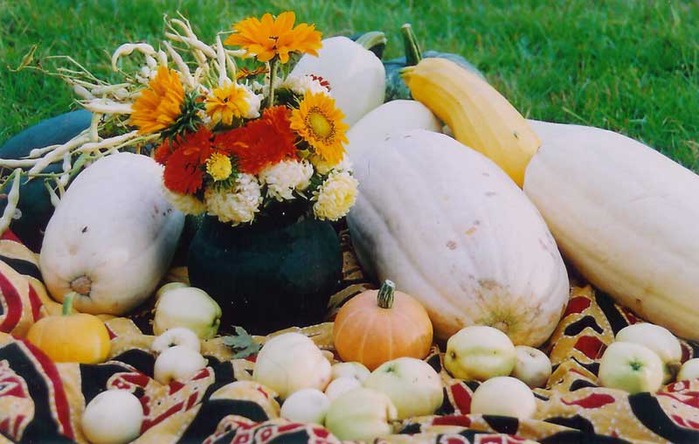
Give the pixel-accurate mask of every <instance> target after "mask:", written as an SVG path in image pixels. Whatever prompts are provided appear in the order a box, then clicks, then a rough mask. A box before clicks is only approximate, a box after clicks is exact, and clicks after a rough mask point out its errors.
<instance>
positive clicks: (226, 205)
mask: <svg viewBox="0 0 699 444" xmlns="http://www.w3.org/2000/svg"><path fill="white" fill-rule="evenodd" d="M204 198H205V199H206V205H207V207H208V208H209V214H211V215H214V216H217V217H218V220H220V221H221V222H224V223H231V225H234V226H235V225H239V224H243V223H249V222H252V220H253V219H254V218H255V214H256V213H257V212H258V211H259V209H260V204H262V192H261V190H260V183H259V182H258V181H257V178H255V176H253V175H251V174H241V175H240V176H239V177H238V179H237V180H236V183H235V186H234V187H233V188H232V189H224V188H220V187H211V188H208V189H207V190H206V192H205V193H204Z"/></svg>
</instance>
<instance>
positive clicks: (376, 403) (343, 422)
mask: <svg viewBox="0 0 699 444" xmlns="http://www.w3.org/2000/svg"><path fill="white" fill-rule="evenodd" d="M396 419H397V411H396V407H395V406H394V405H393V402H391V398H389V397H388V396H387V395H386V394H385V393H381V392H380V391H378V390H374V389H370V388H366V387H360V388H357V389H354V390H350V391H348V392H346V393H343V394H342V395H340V396H339V397H337V398H336V399H335V400H333V401H331V402H330V408H329V409H328V412H327V413H326V415H325V427H326V428H327V429H328V430H330V432H331V433H332V434H333V435H335V436H336V437H337V438H338V439H341V440H356V441H369V440H372V439H374V438H379V437H382V436H386V435H390V434H392V433H393V432H394V429H393V427H394V426H393V424H394V421H396Z"/></svg>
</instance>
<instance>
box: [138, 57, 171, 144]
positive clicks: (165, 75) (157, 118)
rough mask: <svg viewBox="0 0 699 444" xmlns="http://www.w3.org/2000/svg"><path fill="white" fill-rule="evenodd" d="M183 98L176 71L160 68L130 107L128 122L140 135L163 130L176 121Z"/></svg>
mask: <svg viewBox="0 0 699 444" xmlns="http://www.w3.org/2000/svg"><path fill="white" fill-rule="evenodd" d="M184 98H185V97H184V86H183V85H182V81H181V80H180V77H179V75H178V74H177V71H175V70H172V69H168V68H167V67H165V66H160V67H158V72H157V73H156V75H155V77H153V79H152V80H151V81H150V82H149V83H148V88H146V89H144V90H143V91H142V92H141V94H140V95H139V96H138V98H137V99H136V101H135V102H134V103H133V105H132V106H131V109H132V113H131V117H130V118H129V122H130V123H131V125H134V126H135V127H137V128H138V132H139V133H140V134H150V133H155V132H158V131H160V130H163V129H165V128H167V127H169V126H170V125H172V124H173V123H175V122H176V121H177V118H178V117H179V116H180V114H181V113H182V104H183V103H184Z"/></svg>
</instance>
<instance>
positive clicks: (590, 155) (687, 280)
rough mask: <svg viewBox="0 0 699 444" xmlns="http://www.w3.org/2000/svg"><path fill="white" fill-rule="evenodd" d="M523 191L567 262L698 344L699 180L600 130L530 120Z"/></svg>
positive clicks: (637, 144) (642, 313) (618, 298)
mask: <svg viewBox="0 0 699 444" xmlns="http://www.w3.org/2000/svg"><path fill="white" fill-rule="evenodd" d="M530 124H531V125H532V127H533V129H534V131H536V132H537V134H538V135H539V137H541V140H542V146H541V149H540V150H539V152H538V153H537V154H536V155H535V156H534V158H533V159H532V161H531V163H530V164H529V166H528V168H527V171H526V175H525V182H524V191H525V193H526V194H527V195H528V196H529V197H530V198H531V200H532V201H533V202H534V203H535V204H536V206H537V207H538V208H539V210H540V211H541V213H542V215H543V216H544V218H545V219H546V222H547V223H548V225H549V227H550V229H551V232H552V233H553V235H554V237H555V238H556V240H557V242H558V244H559V246H560V247H561V251H562V252H563V254H564V256H566V258H567V259H569V260H570V262H571V263H572V264H573V265H575V267H576V268H577V269H578V270H579V271H580V273H581V274H582V275H583V276H584V277H585V278H586V279H587V280H588V281H589V282H590V283H592V284H593V285H594V286H595V287H597V288H599V289H601V290H603V291H605V292H607V293H609V294H610V295H611V296H612V297H614V298H615V300H616V301H617V302H619V303H621V304H622V305H625V306H626V307H628V308H630V309H632V310H633V311H635V312H636V313H637V314H638V315H640V316H641V317H643V318H644V319H646V320H648V321H650V322H653V323H656V324H660V325H662V326H664V327H666V328H668V329H669V330H671V331H672V332H673V333H675V334H676V335H679V336H682V337H685V338H689V339H694V340H699V329H697V327H696V324H697V321H698V320H699V176H697V175H696V174H694V173H693V172H691V171H690V170H688V169H686V168H684V167H683V166H681V165H680V164H678V163H676V162H674V161H672V160H671V159H669V158H667V157H665V156H663V155H662V154H660V153H659V152H657V151H655V150H654V149H652V148H650V147H648V146H646V145H644V144H642V143H640V142H638V141H635V140H633V139H631V138H629V137H626V136H623V135H621V134H618V133H615V132H612V131H607V130H603V129H600V128H593V127H586V126H579V125H564V124H555V123H547V122H537V121H530Z"/></svg>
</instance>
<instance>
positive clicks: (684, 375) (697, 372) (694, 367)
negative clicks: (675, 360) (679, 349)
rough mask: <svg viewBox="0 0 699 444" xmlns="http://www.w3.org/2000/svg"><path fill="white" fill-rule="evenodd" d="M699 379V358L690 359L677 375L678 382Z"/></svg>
mask: <svg viewBox="0 0 699 444" xmlns="http://www.w3.org/2000/svg"><path fill="white" fill-rule="evenodd" d="M698 378H699V358H692V359H688V360H686V361H685V362H684V364H682V367H680V371H679V372H678V373H677V378H676V379H677V380H678V381H685V380H687V379H698Z"/></svg>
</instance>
